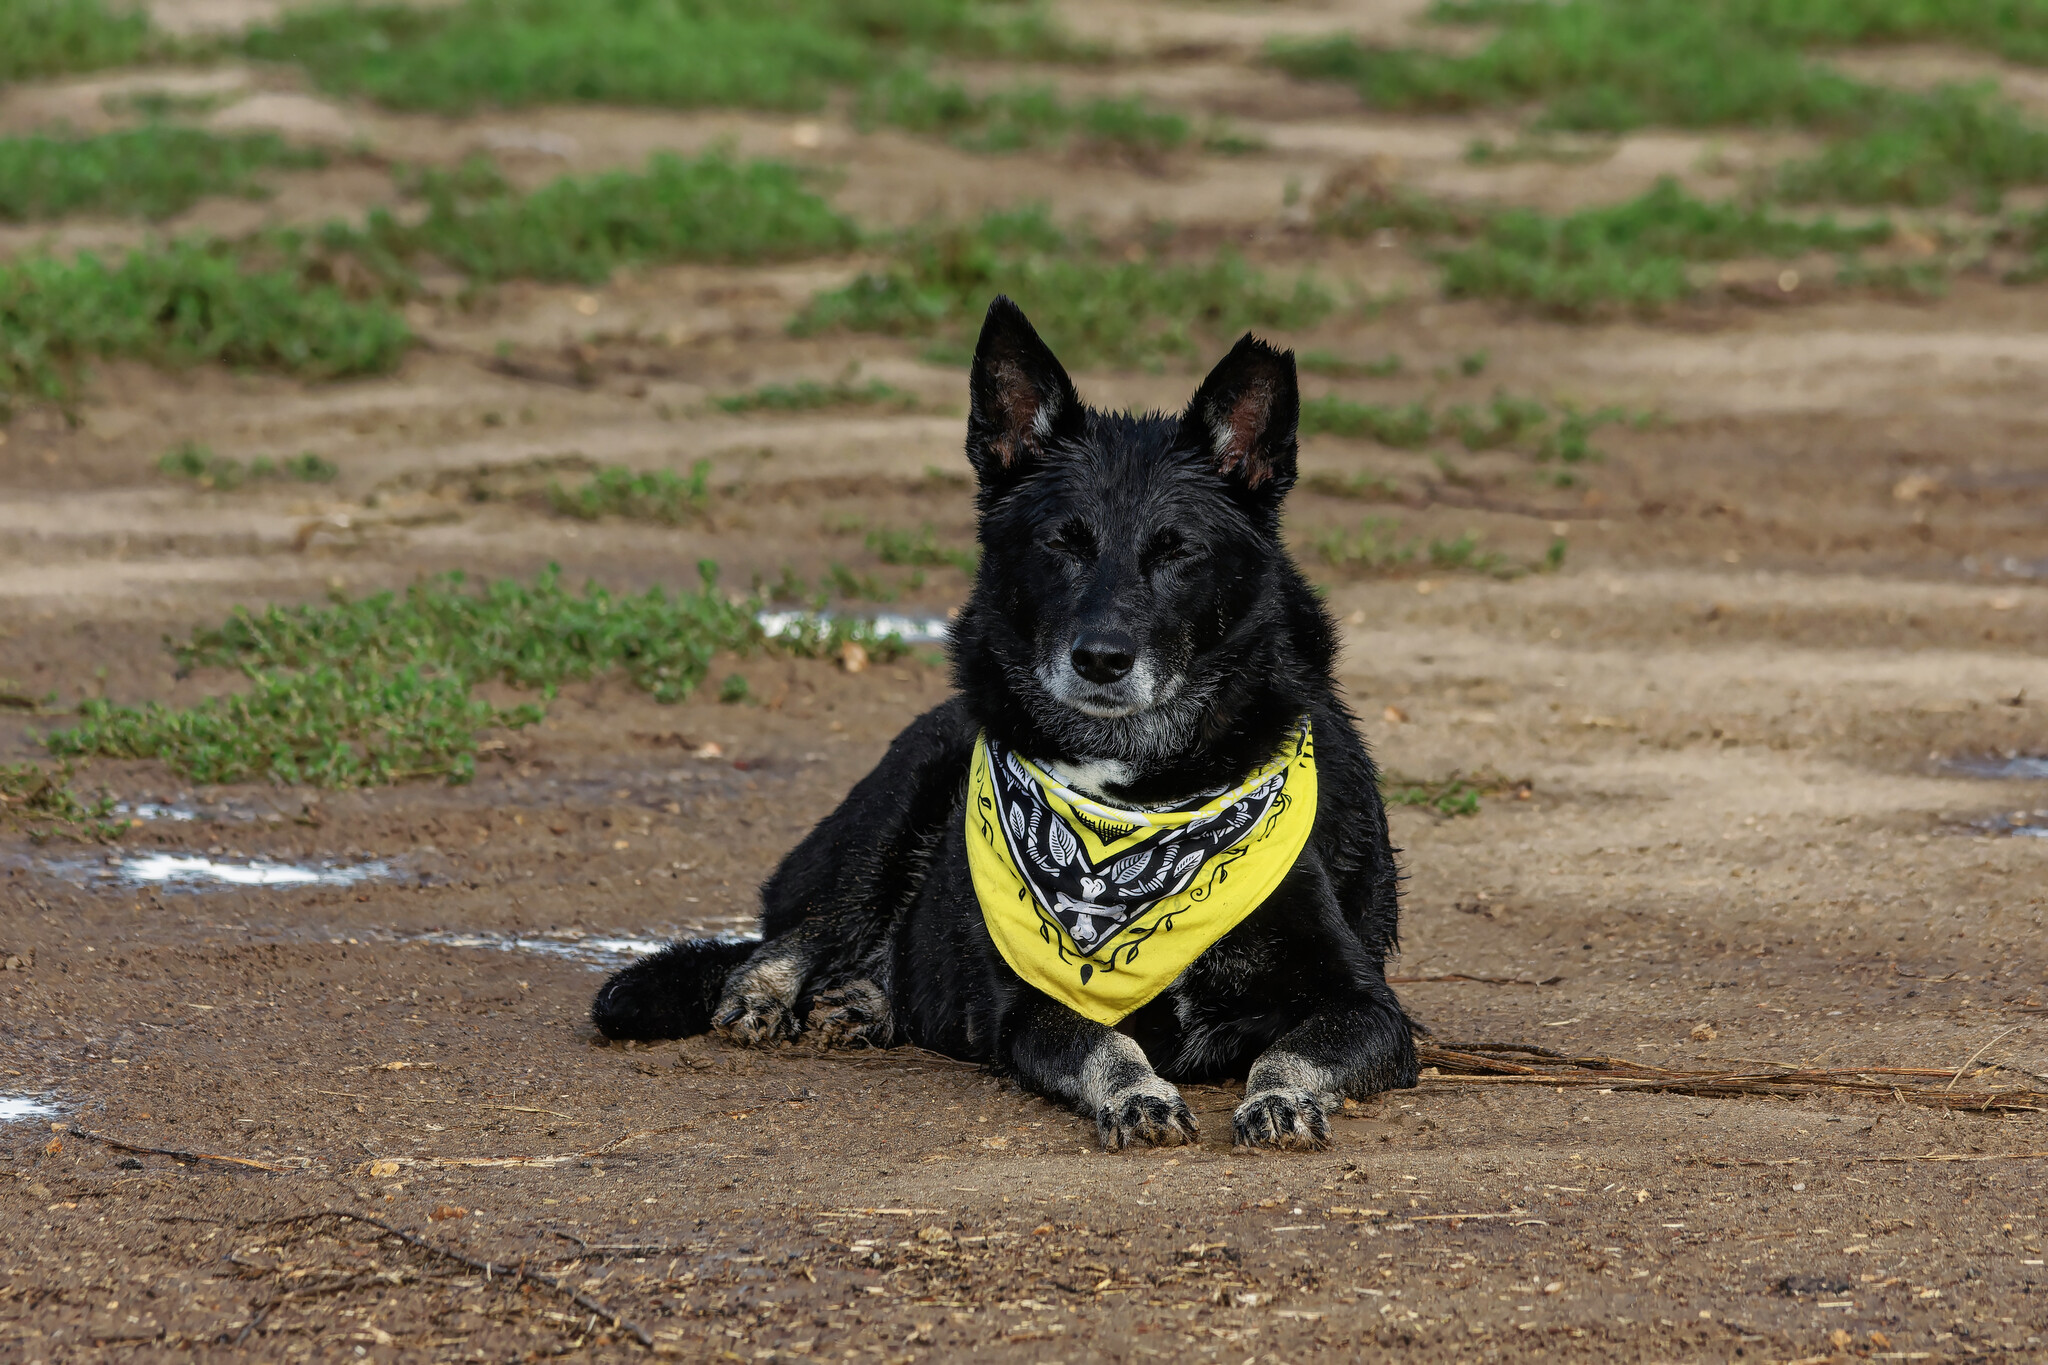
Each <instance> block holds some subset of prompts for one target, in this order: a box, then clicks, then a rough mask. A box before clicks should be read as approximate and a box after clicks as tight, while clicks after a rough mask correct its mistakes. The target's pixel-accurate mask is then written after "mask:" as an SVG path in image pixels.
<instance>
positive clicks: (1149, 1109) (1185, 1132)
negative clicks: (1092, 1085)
mask: <svg viewBox="0 0 2048 1365" xmlns="http://www.w3.org/2000/svg"><path fill="white" fill-rule="evenodd" d="M1161 1086H1162V1088H1163V1090H1164V1093H1160V1091H1159V1090H1156V1089H1153V1088H1151V1087H1146V1088H1144V1089H1131V1090H1126V1091H1124V1092H1123V1093H1122V1094H1119V1095H1112V1096H1110V1097H1109V1099H1108V1100H1107V1101H1106V1102H1105V1103H1104V1104H1103V1105H1102V1107H1101V1108H1100V1109H1098V1110H1096V1112H1095V1130H1096V1132H1097V1133H1098V1134H1099V1135H1100V1136H1101V1138H1102V1145H1103V1146H1104V1147H1106V1148H1108V1149H1109V1150H1110V1151H1112V1152H1118V1151H1122V1150H1123V1149H1124V1148H1125V1147H1127V1146H1129V1145H1130V1144H1131V1143H1133V1142H1145V1143H1150V1144H1151V1145H1152V1146H1154V1147H1179V1146H1181V1145H1183V1144H1185V1143H1192V1142H1195V1141H1196V1140H1197V1139H1198V1138H1199V1136H1200V1135H1199V1133H1198V1132H1197V1131H1196V1128H1195V1116H1194V1114H1193V1113H1192V1112H1191V1111H1190V1110H1189V1109H1188V1106H1187V1103H1186V1101H1184V1100H1182V1099H1181V1097H1180V1093H1179V1092H1178V1091H1176V1090H1174V1088H1173V1087H1172V1086H1169V1085H1164V1083H1163V1082H1162V1083H1161Z"/></svg>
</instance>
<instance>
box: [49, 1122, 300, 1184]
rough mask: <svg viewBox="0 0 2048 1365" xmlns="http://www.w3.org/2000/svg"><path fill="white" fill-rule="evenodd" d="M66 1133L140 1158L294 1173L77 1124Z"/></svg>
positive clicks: (281, 1173) (282, 1167)
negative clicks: (134, 1140)
mask: <svg viewBox="0 0 2048 1365" xmlns="http://www.w3.org/2000/svg"><path fill="white" fill-rule="evenodd" d="M64 1131H65V1132H67V1133H69V1134H71V1136H73V1137H82V1138H84V1139H86V1140H87V1141H88V1142H97V1143H100V1144H102V1145H104V1146H107V1147H112V1148H113V1149H114V1150H115V1151H117V1152H134V1153H136V1154H137V1155H140V1156H167V1157H170V1158H172V1159H173V1160H176V1161H220V1162H225V1163H226V1164H228V1165H230V1166H248V1167H250V1168H252V1169H254V1170H258V1171H269V1172H271V1173H272V1174H275V1175H290V1174H291V1172H292V1168H291V1167H289V1166H272V1165H270V1164H269V1163H268V1162H263V1161H252V1160H250V1159H249V1158H248V1157H245V1156H217V1155H215V1154H214V1153H212V1152H186V1151H180V1150H179V1149H177V1148H175V1147H138V1146H136V1145H135V1144H134V1143H132V1142H123V1141H121V1139H119V1138H113V1137H108V1136H107V1135H106V1134H105V1133H95V1132H93V1131H92V1130H91V1129H90V1128H80V1127H79V1126H78V1125H77V1124H75V1123H74V1124H72V1125H70V1126H69V1127H68V1128H66V1129H65V1130H64Z"/></svg>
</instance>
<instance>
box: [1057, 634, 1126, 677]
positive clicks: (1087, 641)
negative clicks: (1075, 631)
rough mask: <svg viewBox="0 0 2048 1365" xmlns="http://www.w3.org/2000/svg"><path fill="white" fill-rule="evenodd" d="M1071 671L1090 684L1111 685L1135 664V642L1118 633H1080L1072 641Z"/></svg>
mask: <svg viewBox="0 0 2048 1365" xmlns="http://www.w3.org/2000/svg"><path fill="white" fill-rule="evenodd" d="M1072 657H1073V661H1074V671H1075V672H1076V673H1079V674H1080V675H1081V676H1082V677H1084V678H1086V679H1087V680H1088V681H1089V682H1092V683H1113V682H1115V681H1116V680H1117V679H1118V678H1121V677H1122V676H1123V675H1124V674H1126V673H1128V672H1130V671H1131V665H1132V664H1134V663H1136V662H1137V661H1138V642H1137V641H1136V640H1133V639H1132V638H1131V637H1130V636H1128V635H1126V634H1124V633H1123V632H1122V631H1120V630H1088V631H1083V632H1082V633H1081V634H1080V636H1079V637H1078V638H1077V639H1076V640H1075V641H1074V653H1073V656H1072Z"/></svg>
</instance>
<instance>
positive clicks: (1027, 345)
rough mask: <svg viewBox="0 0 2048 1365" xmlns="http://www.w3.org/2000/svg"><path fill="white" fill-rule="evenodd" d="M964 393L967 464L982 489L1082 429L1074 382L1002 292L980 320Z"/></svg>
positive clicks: (1007, 479)
mask: <svg viewBox="0 0 2048 1365" xmlns="http://www.w3.org/2000/svg"><path fill="white" fill-rule="evenodd" d="M967 395H968V398H967V402H968V406H967V462H968V463H969V464H971V465H973V466H974V472H975V475H976V476H977V477H978V478H980V480H981V486H982V488H984V489H995V488H1000V487H1002V486H1004V485H1006V484H1009V483H1013V482H1015V481H1016V480H1018V479H1020V478H1022V477H1023V476H1024V475H1025V474H1027V473H1029V472H1030V471H1031V469H1032V468H1033V467H1034V466H1035V465H1036V464H1037V463H1038V460H1039V459H1040V457H1042V456H1043V455H1044V454H1045V452H1046V450H1047V449H1048V448H1049V447H1050V446H1051V445H1052V444H1053V443H1054V442H1056V441H1060V440H1062V439H1065V438H1068V437H1072V436H1078V435H1079V434H1080V433H1081V431H1082V428H1083V418H1084V413H1083V410H1082V407H1081V395H1080V394H1079V393H1077V392H1075V390H1074V381H1073V380H1071V379H1069V378H1067V372H1066V371H1065V370H1064V369H1062V368H1061V367H1060V362H1059V361H1058V360H1056V359H1055V358H1054V357H1053V353H1052V351H1051V350H1050V349H1048V348H1047V346H1046V344H1045V343H1044V342H1043V341H1041V340H1039V337H1038V333H1037V332H1036V331H1034V330H1032V326H1031V323H1030V321H1029V319H1027V318H1026V317H1025V316H1024V310H1023V309H1021V308H1019V307H1018V306H1017V305H1016V304H1015V303H1013V302H1011V301H1010V298H1009V296H1008V295H1005V294H998V295H996V298H995V302H993V303H991V304H990V305H989V306H988V316H987V317H986V318H984V319H983V320H982V324H981V340H979V341H977V342H976V343H975V344H974V372H973V373H972V374H971V375H970V376H969V377H968V381H967Z"/></svg>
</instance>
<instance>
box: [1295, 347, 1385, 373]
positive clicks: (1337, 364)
mask: <svg viewBox="0 0 2048 1365" xmlns="http://www.w3.org/2000/svg"><path fill="white" fill-rule="evenodd" d="M1294 363H1295V364H1296V365H1297V366H1298V367H1300V369H1301V372H1302V373H1303V374H1322V375H1328V376H1330V378H1332V379H1360V378H1363V379H1391V378H1393V377H1394V376H1395V375H1397V374H1399V373H1401V357H1400V356H1398V355H1396V354H1395V353H1394V352H1392V351H1388V352H1387V353H1386V354H1385V355H1383V356H1381V357H1380V358H1379V359H1378V360H1346V359H1345V358H1344V357H1342V356H1340V355H1338V354H1337V353H1336V352H1335V351H1303V352H1302V353H1301V354H1300V355H1298V356H1296V357H1295V360H1294Z"/></svg>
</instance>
